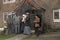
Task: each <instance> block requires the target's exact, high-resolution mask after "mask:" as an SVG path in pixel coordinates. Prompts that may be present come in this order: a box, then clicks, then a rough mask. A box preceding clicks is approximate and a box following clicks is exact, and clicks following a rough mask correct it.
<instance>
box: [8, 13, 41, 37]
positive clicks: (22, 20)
mask: <svg viewBox="0 0 60 40" xmlns="http://www.w3.org/2000/svg"><path fill="white" fill-rule="evenodd" d="M13 20H14V21H13V23H12V24H11V23H10V25H9V23H8V25H9V27H8V31H9V32H10V31H11V32H12V31H13V33H16V34H18V33H24V34H26V35H30V34H31V27H30V13H29V12H26V13H25V14H22V16H18V15H17V14H15V15H14V16H13ZM34 24H35V27H34V28H35V33H36V35H37V36H39V32H40V30H39V28H40V18H39V17H38V16H37V15H35V17H34ZM11 25H13V26H12V27H11ZM12 29H13V30H12ZM11 32H10V33H11Z"/></svg>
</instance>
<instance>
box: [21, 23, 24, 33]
mask: <svg viewBox="0 0 60 40" xmlns="http://www.w3.org/2000/svg"><path fill="white" fill-rule="evenodd" d="M24 27H25V24H24V23H23V22H22V23H21V33H23V31H24Z"/></svg>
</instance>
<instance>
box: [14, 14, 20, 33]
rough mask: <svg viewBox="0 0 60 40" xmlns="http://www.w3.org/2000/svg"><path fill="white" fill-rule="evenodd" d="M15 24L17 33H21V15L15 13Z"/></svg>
mask: <svg viewBox="0 0 60 40" xmlns="http://www.w3.org/2000/svg"><path fill="white" fill-rule="evenodd" d="M14 26H15V33H16V34H18V33H20V16H18V15H17V13H16V15H14Z"/></svg>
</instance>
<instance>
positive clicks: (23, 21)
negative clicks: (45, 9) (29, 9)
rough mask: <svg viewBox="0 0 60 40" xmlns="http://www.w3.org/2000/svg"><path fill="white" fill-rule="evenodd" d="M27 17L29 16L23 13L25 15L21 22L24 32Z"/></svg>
mask: <svg viewBox="0 0 60 40" xmlns="http://www.w3.org/2000/svg"><path fill="white" fill-rule="evenodd" d="M26 17H27V15H26V14H23V15H22V20H21V21H22V22H21V32H22V33H23V31H24V27H25V21H26Z"/></svg>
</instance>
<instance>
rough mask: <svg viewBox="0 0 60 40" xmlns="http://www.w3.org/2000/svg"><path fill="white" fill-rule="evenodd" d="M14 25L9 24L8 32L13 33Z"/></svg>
mask: <svg viewBox="0 0 60 40" xmlns="http://www.w3.org/2000/svg"><path fill="white" fill-rule="evenodd" d="M12 27H13V25H12V24H8V34H12V32H13V29H12Z"/></svg>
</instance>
